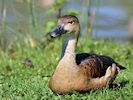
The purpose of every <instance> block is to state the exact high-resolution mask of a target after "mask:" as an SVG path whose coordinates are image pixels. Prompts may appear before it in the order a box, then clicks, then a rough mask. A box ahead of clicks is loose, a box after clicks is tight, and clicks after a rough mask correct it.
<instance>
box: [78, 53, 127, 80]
mask: <svg viewBox="0 0 133 100" xmlns="http://www.w3.org/2000/svg"><path fill="white" fill-rule="evenodd" d="M76 63H77V65H79V67H81V68H82V69H83V68H86V70H88V72H89V73H88V74H89V76H90V75H91V76H92V78H96V77H101V76H104V75H105V72H106V69H107V68H108V67H109V66H112V64H113V63H115V64H116V65H117V67H118V68H119V69H125V67H123V66H121V65H120V64H118V63H117V62H115V61H114V60H113V59H112V58H111V57H108V56H104V55H98V54H91V53H79V54H76Z"/></svg>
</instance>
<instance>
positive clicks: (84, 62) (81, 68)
mask: <svg viewBox="0 0 133 100" xmlns="http://www.w3.org/2000/svg"><path fill="white" fill-rule="evenodd" d="M57 23H58V25H57V27H56V28H55V29H54V30H52V31H51V32H50V33H49V34H50V36H51V38H52V39H53V38H56V37H60V36H63V35H64V36H66V37H67V38H66V39H65V40H64V42H63V46H62V53H61V57H60V60H59V62H58V64H57V67H56V69H55V71H54V72H53V74H52V75H51V77H50V80H49V88H50V89H51V90H52V91H53V92H54V93H56V94H69V93H73V92H74V91H77V92H87V91H90V90H92V89H99V88H103V87H108V86H109V85H110V84H112V83H113V81H114V80H115V78H116V76H117V74H118V72H119V71H120V70H121V69H125V67H123V66H122V65H120V64H119V63H117V62H116V61H114V60H113V59H112V58H111V57H109V56H105V55H99V54H94V53H76V52H75V50H76V48H77V43H78V38H79V34H80V22H79V20H78V18H77V17H76V16H74V15H64V16H62V17H60V18H59V19H58V22H57Z"/></svg>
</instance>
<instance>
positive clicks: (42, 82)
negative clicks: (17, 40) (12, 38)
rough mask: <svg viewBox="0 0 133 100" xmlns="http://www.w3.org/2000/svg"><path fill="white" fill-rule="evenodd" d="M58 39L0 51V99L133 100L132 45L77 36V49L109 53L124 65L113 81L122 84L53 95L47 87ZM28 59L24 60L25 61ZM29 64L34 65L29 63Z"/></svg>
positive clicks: (56, 61) (59, 50)
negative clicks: (33, 46)
mask: <svg viewBox="0 0 133 100" xmlns="http://www.w3.org/2000/svg"><path fill="white" fill-rule="evenodd" d="M61 42H62V40H61V39H55V40H54V41H53V42H51V43H49V44H48V46H46V48H42V47H40V46H36V47H35V48H31V47H28V46H21V45H19V46H17V48H15V50H14V51H12V52H3V51H0V100H59V99H60V98H62V100H81V99H82V100H94V99H95V100H115V99H116V100H132V99H133V66H132V65H133V45H132V43H129V42H126V43H123V42H120V43H119V42H112V41H109V40H99V39H98V40H92V39H90V38H84V37H82V38H80V40H79V43H78V49H77V52H95V53H98V54H104V55H108V56H110V57H112V58H114V59H115V60H116V61H118V62H119V63H120V64H122V65H123V66H125V67H126V70H123V71H121V72H120V73H119V75H118V76H117V78H116V81H117V82H119V83H125V84H124V86H123V87H117V88H114V89H109V88H103V89H99V90H95V91H94V90H92V91H90V92H88V93H82V94H81V93H78V92H74V93H73V94H71V95H55V94H53V93H52V91H51V90H50V89H49V88H48V81H49V78H50V76H51V74H52V72H53V71H54V69H55V67H56V65H57V63H58V59H59V57H60V52H61ZM24 59H25V60H31V62H30V61H27V62H26V61H25V60H24ZM32 64H33V65H34V66H32Z"/></svg>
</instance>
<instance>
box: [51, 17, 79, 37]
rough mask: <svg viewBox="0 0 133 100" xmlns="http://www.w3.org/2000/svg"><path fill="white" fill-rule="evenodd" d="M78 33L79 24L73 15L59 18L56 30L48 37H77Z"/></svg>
mask: <svg viewBox="0 0 133 100" xmlns="http://www.w3.org/2000/svg"><path fill="white" fill-rule="evenodd" d="M79 31H80V24H79V20H78V18H77V17H76V16H74V15H64V16H62V17H60V18H59V20H58V26H57V28H55V29H54V30H53V31H52V32H50V36H51V37H52V38H54V37H57V36H61V35H62V34H71V35H74V36H78V34H79Z"/></svg>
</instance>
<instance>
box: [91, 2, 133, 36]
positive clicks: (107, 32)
mask: <svg viewBox="0 0 133 100" xmlns="http://www.w3.org/2000/svg"><path fill="white" fill-rule="evenodd" d="M91 3H92V4H91V13H92V12H94V11H95V13H96V16H95V21H94V23H93V36H94V37H103V38H110V37H111V38H112V37H113V38H119V37H122V38H123V37H128V35H129V30H128V24H129V22H130V20H131V19H132V17H133V12H132V10H133V6H132V5H133V0H126V1H125V0H101V1H99V0H94V1H93V0H92V2H91Z"/></svg>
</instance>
